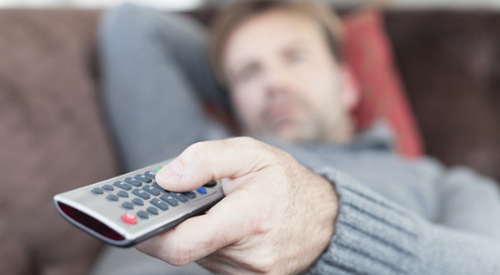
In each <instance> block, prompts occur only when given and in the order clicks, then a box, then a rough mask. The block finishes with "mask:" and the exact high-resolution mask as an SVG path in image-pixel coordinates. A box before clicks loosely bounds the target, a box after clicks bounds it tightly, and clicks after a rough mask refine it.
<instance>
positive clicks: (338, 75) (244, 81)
mask: <svg viewBox="0 0 500 275" xmlns="http://www.w3.org/2000/svg"><path fill="white" fill-rule="evenodd" d="M223 65H224V69H225V73H226V75H227V78H228V82H229V88H230V95H231V100H232V103H233V107H234V110H235V112H236V115H237V117H238V119H239V122H240V125H241V126H242V129H243V131H244V132H245V134H248V135H252V136H271V137H275V138H278V139H281V140H284V141H291V142H329V141H333V142H335V141H339V140H338V137H337V136H338V135H339V134H340V135H342V133H340V132H342V131H346V127H347V125H346V124H348V123H349V122H348V120H349V115H348V113H349V108H350V107H351V105H352V103H351V102H350V100H349V98H348V96H346V92H345V90H346V89H345V88H344V86H345V84H346V83H344V81H343V80H344V77H343V69H341V68H340V67H339V66H338V64H337V63H336V61H335V60H334V57H333V56H332V54H331V50H330V49H329V47H328V43H327V41H326V38H325V37H324V35H323V33H322V32H321V31H320V29H319V27H317V25H316V24H314V22H312V21H310V20H309V19H308V18H306V17H304V16H302V15H299V14H296V13H293V12H289V11H279V10H276V11H269V12H267V13H263V14H260V15H258V16H255V17H252V18H250V19H249V20H247V21H245V22H244V23H243V24H242V25H240V26H238V27H237V28H236V30H235V31H233V33H232V34H231V36H230V37H229V40H228V42H227V45H226V48H225V52H224V55H223ZM351 101H352V100H351Z"/></svg>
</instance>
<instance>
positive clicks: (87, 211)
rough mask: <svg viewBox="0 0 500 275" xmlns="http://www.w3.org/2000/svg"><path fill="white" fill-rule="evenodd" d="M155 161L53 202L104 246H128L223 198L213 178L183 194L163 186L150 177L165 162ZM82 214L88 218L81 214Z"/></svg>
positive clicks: (66, 194) (57, 196) (62, 196)
mask: <svg viewBox="0 0 500 275" xmlns="http://www.w3.org/2000/svg"><path fill="white" fill-rule="evenodd" d="M159 165H160V164H156V165H151V166H149V167H145V168H142V169H139V170H137V171H133V172H130V173H127V174H124V175H122V176H119V177H115V178H112V179H109V180H105V181H101V182H98V183H95V184H92V185H90V186H88V187H82V188H79V189H75V190H72V191H68V192H65V193H62V194H58V195H56V196H55V197H54V201H55V203H56V206H57V208H58V210H59V212H60V213H61V214H62V215H63V217H65V218H66V219H68V220H69V221H70V222H72V223H73V224H76V225H78V227H79V228H81V229H83V230H85V231H87V232H89V233H91V234H92V235H94V236H96V237H98V238H100V239H101V240H104V241H106V242H108V243H110V244H113V245H117V246H130V245H133V244H135V243H138V242H140V241H142V240H144V239H145V238H147V237H149V236H150V234H156V233H157V232H160V231H161V230H167V229H169V228H172V227H173V226H175V225H177V224H178V223H179V222H181V221H183V220H185V219H186V218H188V217H190V216H193V215H197V214H201V213H203V212H204V211H206V210H207V209H209V208H210V207H211V206H212V205H214V204H215V203H216V202H218V201H219V200H221V199H222V198H223V196H224V194H223V192H222V189H221V186H220V185H218V183H219V181H210V182H208V183H206V184H205V185H204V186H203V187H199V188H197V189H195V190H192V191H188V192H173V191H169V190H166V189H164V188H163V187H161V186H160V185H159V184H158V183H157V182H156V179H155V176H156V173H157V172H158V171H159V170H160V169H161V168H162V167H163V165H165V162H163V163H162V164H161V166H159ZM69 208H73V209H76V211H73V212H71V211H69V210H68V209H69ZM71 215H75V217H77V218H79V220H76V219H73V216H71ZM76 215H82V216H76ZM84 215H87V216H90V218H81V217H85V216H84ZM96 220H97V221H99V222H102V224H104V225H105V226H101V225H100V224H99V223H96V222H95V221H96ZM83 223H85V224H83Z"/></svg>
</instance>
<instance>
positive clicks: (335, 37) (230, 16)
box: [210, 0, 343, 86]
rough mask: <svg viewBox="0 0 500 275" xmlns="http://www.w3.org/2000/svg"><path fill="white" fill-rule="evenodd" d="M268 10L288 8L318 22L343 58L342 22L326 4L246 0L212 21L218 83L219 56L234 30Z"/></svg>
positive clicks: (299, 0) (333, 49)
mask: <svg viewBox="0 0 500 275" xmlns="http://www.w3.org/2000/svg"><path fill="white" fill-rule="evenodd" d="M269 11H289V12H293V13H296V14H299V15H302V16H304V17H306V18H308V19H310V20H311V21H312V22H313V23H315V24H317V25H318V26H319V27H320V29H321V30H322V32H323V33H324V35H325V36H326V39H327V43H328V44H329V47H330V49H331V52H332V55H333V57H334V58H335V60H336V61H337V62H341V61H342V47H341V44H342V43H341V41H342V36H343V32H342V24H341V22H340V19H339V18H338V16H337V15H336V14H335V13H334V12H333V11H332V9H331V8H330V7H328V6H326V5H325V4H321V3H320V2H317V1H307V0H246V1H243V2H239V3H237V4H235V5H233V6H231V7H230V8H228V9H227V10H225V11H223V12H221V14H220V15H219V17H218V18H217V19H216V20H215V23H214V27H213V30H212V36H211V41H210V59H211V63H212V67H213V69H214V73H215V76H216V77H217V79H218V81H219V82H220V84H222V85H223V86H227V79H226V77H225V73H224V69H223V60H222V56H223V53H224V51H225V47H226V44H227V42H228V40H229V37H230V36H231V34H232V33H233V31H234V30H235V29H236V28H238V27H239V26H240V25H241V24H243V23H245V22H246V21H247V20H249V19H250V18H252V17H255V16H257V15H260V14H263V13H266V12H269Z"/></svg>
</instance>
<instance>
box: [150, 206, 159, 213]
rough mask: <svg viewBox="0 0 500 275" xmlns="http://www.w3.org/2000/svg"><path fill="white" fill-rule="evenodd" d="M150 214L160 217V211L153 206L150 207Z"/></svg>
mask: <svg viewBox="0 0 500 275" xmlns="http://www.w3.org/2000/svg"><path fill="white" fill-rule="evenodd" d="M147 210H148V212H149V213H151V214H153V215H158V209H156V208H154V207H153V206H150V207H148V209H147Z"/></svg>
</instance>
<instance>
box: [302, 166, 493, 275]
mask: <svg viewBox="0 0 500 275" xmlns="http://www.w3.org/2000/svg"><path fill="white" fill-rule="evenodd" d="M316 172H317V173H319V174H322V175H324V176H326V177H327V178H328V179H329V180H330V181H331V182H333V183H334V184H335V186H336V190H337V193H338V195H339V198H340V205H339V215H338V217H337V222H336V229H335V234H334V236H333V238H332V239H331V241H330V244H329V246H328V248H327V249H326V250H325V252H324V253H323V254H322V255H321V257H320V258H319V259H318V260H317V262H316V263H315V264H314V265H313V266H312V267H311V269H310V270H308V272H307V274H388V275H391V274H428V275H434V274H436V275H437V274H440V275H446V274H454V275H461V274H484V275H488V274H492V275H493V274H500V239H499V238H498V237H494V236H498V233H497V234H485V233H484V230H482V231H481V230H472V229H473V228H474V227H469V229H470V230H464V229H463V228H453V227H450V226H453V225H455V224H462V222H460V223H458V222H456V221H455V220H454V219H443V220H446V224H433V223H430V222H429V221H427V220H425V219H424V218H422V217H420V216H419V215H417V214H416V213H414V212H412V211H411V210H408V209H405V208H404V207H402V206H400V205H398V204H396V203H393V202H392V201H390V200H389V199H387V198H385V197H383V196H380V195H378V194H377V193H376V192H374V191H372V190H371V189H369V188H367V187H365V186H363V185H362V184H361V183H359V182H357V181H356V180H354V179H352V178H351V177H349V176H347V175H345V174H342V173H338V172H336V171H334V170H332V169H325V170H321V171H316ZM453 177H455V175H453ZM450 179H451V178H450ZM450 179H446V180H450ZM454 182H455V183H454V184H452V183H451V182H450V183H446V184H450V185H452V186H455V185H457V184H460V181H454ZM475 184H481V183H480V182H476V183H475ZM455 188H458V187H456V186H455ZM458 189H460V188H458ZM486 189H487V190H489V191H490V192H496V189H495V188H492V189H488V188H486ZM443 190H445V189H443ZM456 194H460V195H461V196H465V195H464V193H461V192H457V193H456ZM450 195H452V194H450ZM485 199H487V200H490V202H488V203H485V202H482V203H483V204H484V206H488V207H493V209H488V211H492V212H494V213H495V214H492V215H490V217H498V216H499V211H500V201H499V199H498V195H497V196H488V197H487V198H485ZM457 200H458V199H457ZM477 200H482V198H477V197H476V199H475V201H477ZM451 201H453V202H454V203H458V201H455V200H453V199H452V200H451ZM473 202H474V200H473V199H469V200H465V201H464V203H466V204H470V203H473ZM443 203H445V204H447V202H443ZM449 206H450V209H448V207H445V211H444V212H443V214H444V215H452V214H453V215H459V213H451V212H450V211H452V210H451V206H452V205H451V204H449ZM474 209H475V211H479V213H475V215H482V214H483V213H481V211H482V210H485V209H481V208H480V207H476V208H474ZM456 211H460V208H458V209H457V210H456ZM467 215H468V216H469V217H472V216H473V215H474V213H469V214H467ZM474 221H475V220H474ZM474 221H473V222H474ZM484 226H486V227H490V228H489V229H488V230H489V232H498V231H500V227H498V221H491V220H488V219H482V220H481V221H480V224H479V225H478V227H484ZM491 227H493V228H491ZM471 228H472V229H471Z"/></svg>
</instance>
